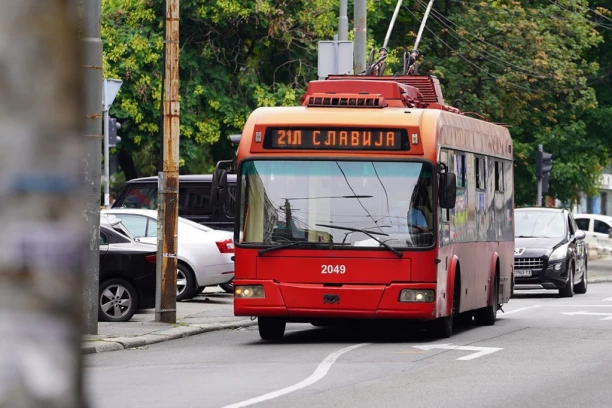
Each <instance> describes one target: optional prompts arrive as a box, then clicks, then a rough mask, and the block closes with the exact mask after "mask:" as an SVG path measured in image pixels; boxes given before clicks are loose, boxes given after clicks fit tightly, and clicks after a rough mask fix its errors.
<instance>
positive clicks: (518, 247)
mask: <svg viewBox="0 0 612 408" xmlns="http://www.w3.org/2000/svg"><path fill="white" fill-rule="evenodd" d="M514 216H515V218H514V222H515V239H514V243H515V244H514V248H515V249H514V282H515V285H514V288H515V289H558V290H559V295H560V296H561V297H572V296H573V295H574V293H586V291H587V251H586V245H585V242H584V238H585V233H584V231H581V230H580V229H579V228H578V226H577V225H576V222H575V220H574V218H573V216H572V213H571V212H569V211H567V210H565V209H558V208H519V209H516V210H515V212H514Z"/></svg>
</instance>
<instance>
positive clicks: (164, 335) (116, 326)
mask: <svg viewBox="0 0 612 408" xmlns="http://www.w3.org/2000/svg"><path fill="white" fill-rule="evenodd" d="M233 304H234V302H233V295H232V294H229V293H225V292H223V291H222V290H221V289H219V288H218V287H212V288H207V289H206V291H205V292H204V293H202V294H200V295H199V296H197V297H195V298H194V299H192V300H190V301H187V302H177V305H176V309H177V315H176V324H168V323H159V322H156V321H155V311H154V310H147V311H146V312H147V313H143V314H135V315H134V317H133V318H132V319H131V320H130V321H129V322H124V323H108V322H99V323H98V334H97V335H85V336H83V344H82V349H81V350H82V352H83V353H84V354H92V353H102V352H105V351H116V350H124V349H129V348H135V347H143V346H147V345H149V344H154V343H160V342H162V341H167V340H173V339H178V338H181V337H187V336H193V335H194V334H200V333H205V332H209V331H215V330H225V329H234V328H239V327H248V326H253V325H255V324H257V322H256V321H252V320H251V319H250V318H245V317H235V316H234V308H233Z"/></svg>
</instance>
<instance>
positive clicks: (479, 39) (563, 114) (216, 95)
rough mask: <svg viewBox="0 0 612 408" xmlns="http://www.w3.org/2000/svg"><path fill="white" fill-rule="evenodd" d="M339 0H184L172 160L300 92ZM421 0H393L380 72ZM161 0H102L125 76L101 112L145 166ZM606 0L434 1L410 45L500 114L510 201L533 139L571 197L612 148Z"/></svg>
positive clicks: (396, 53) (156, 87)
mask: <svg viewBox="0 0 612 408" xmlns="http://www.w3.org/2000/svg"><path fill="white" fill-rule="evenodd" d="M338 2H339V1H338V0H333V1H324V0H313V1H308V0H212V1H211V0H182V1H181V57H180V58H181V60H180V64H181V70H180V76H181V91H180V93H181V115H182V116H181V162H182V166H183V167H182V171H184V172H188V173H189V172H206V171H209V170H210V169H211V167H212V165H213V163H214V162H215V161H216V160H218V159H222V158H230V157H232V156H233V150H234V149H235V147H234V146H231V145H230V143H229V141H228V140H227V135H229V134H232V133H237V132H240V130H241V128H242V125H243V124H244V122H245V120H246V118H247V117H248V115H249V113H250V112H251V111H252V110H253V109H255V108H256V107H259V106H271V105H294V104H297V103H298V102H299V97H300V96H301V94H302V92H303V91H304V89H305V86H306V84H307V82H308V81H309V80H312V79H316V58H317V53H316V42H317V41H318V40H321V39H330V38H331V37H332V35H333V34H334V33H335V31H336V27H337V12H338ZM427 2H428V1H426V0H416V1H412V2H404V4H405V5H404V7H403V8H402V10H401V12H400V14H399V17H398V19H397V21H396V23H395V27H394V30H393V33H392V36H391V41H390V43H389V47H388V49H389V58H388V61H387V62H388V68H387V71H386V73H387V74H392V73H398V72H401V70H402V55H403V53H404V52H405V51H411V50H412V48H413V46H414V42H415V38H416V33H417V31H418V28H419V25H420V22H421V18H422V16H423V12H424V10H425V7H426V5H427ZM161 3H162V2H159V1H152V0H104V1H103V16H104V18H103V37H104V42H105V65H104V70H105V76H107V77H119V78H122V79H123V80H124V81H125V83H124V87H123V88H122V90H121V93H120V94H119V97H118V99H117V102H116V103H115V105H114V107H113V110H112V114H113V115H114V116H116V117H119V118H121V119H123V121H124V122H123V123H124V128H123V129H122V130H123V135H122V136H123V142H122V152H123V154H124V156H128V157H129V158H130V159H131V160H132V161H133V163H135V168H137V169H138V172H139V174H153V173H154V172H155V168H156V166H157V161H158V158H157V152H158V150H159V143H158V140H159V105H160V101H161V74H162V61H163V55H162V50H163V38H162V37H163V33H162V28H163V24H162V21H163V20H162V15H163V10H162V6H161ZM611 3H612V0H592V1H590V2H588V1H586V0H557V1H555V2H551V1H548V0H541V1H538V0H522V1H519V0H493V1H487V2H484V1H482V2H475V1H473V2H459V1H454V0H438V1H436V3H434V8H433V10H432V13H431V15H430V18H429V21H428V23H427V26H426V28H425V30H424V32H423V37H422V40H421V43H420V45H419V50H420V51H421V53H422V56H423V57H422V59H421V64H420V71H421V73H430V74H434V75H436V76H438V78H440V80H441V82H442V85H443V90H444V96H445V98H446V101H447V103H449V104H451V105H456V106H459V107H461V108H462V110H463V111H465V112H477V113H479V114H482V115H484V116H485V117H486V118H487V119H489V120H491V121H494V122H501V123H505V124H508V125H509V126H510V131H511V133H512V135H513V138H514V153H515V180H516V181H515V193H516V194H515V196H516V199H515V201H516V204H517V205H521V204H527V203H531V202H533V201H534V199H535V176H534V161H535V150H536V149H537V145H538V144H543V145H544V149H545V150H546V151H549V152H552V153H553V155H554V157H553V160H554V165H553V172H552V175H551V179H550V182H551V194H554V195H556V196H557V197H558V198H560V199H562V200H564V201H574V200H576V199H577V198H578V195H579V193H580V192H581V191H586V192H587V193H589V194H593V193H595V191H596V189H597V184H598V179H599V172H600V170H601V168H602V166H605V165H606V164H607V163H608V161H609V152H610V151H612V139H609V138H607V134H609V133H610V131H611V130H612V93H611V91H610V89H612V88H611V87H610V73H612V68H611V66H612V49H611V48H610V47H609V45H608V44H609V43H610V40H612V38H611V37H610V32H611V30H612V20H610V18H612V16H611V15H610V12H609V11H608V10H609V9H611V8H612V4H611ZM395 6H396V0H376V1H374V0H369V1H368V19H367V22H368V30H369V31H368V47H369V49H372V48H374V49H378V47H380V46H381V45H382V42H383V39H384V38H385V35H386V33H387V29H388V24H389V21H390V20H391V16H392V14H393V10H394V8H395ZM351 7H352V2H349V10H350V8H351ZM349 17H352V13H351V12H349ZM350 24H351V26H352V24H353V22H352V21H351V22H350ZM128 164H129V163H128ZM122 167H124V170H125V167H126V166H123V164H122ZM128 167H129V166H128Z"/></svg>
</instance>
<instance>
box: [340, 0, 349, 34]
mask: <svg viewBox="0 0 612 408" xmlns="http://www.w3.org/2000/svg"><path fill="white" fill-rule="evenodd" d="M347 12H348V0H340V13H339V17H338V40H339V41H348V16H347Z"/></svg>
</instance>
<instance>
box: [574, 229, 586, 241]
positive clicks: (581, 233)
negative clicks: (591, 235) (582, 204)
mask: <svg viewBox="0 0 612 408" xmlns="http://www.w3.org/2000/svg"><path fill="white" fill-rule="evenodd" d="M574 236H575V237H576V239H585V238H586V234H585V233H584V231H583V230H576V234H575V235H574Z"/></svg>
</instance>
